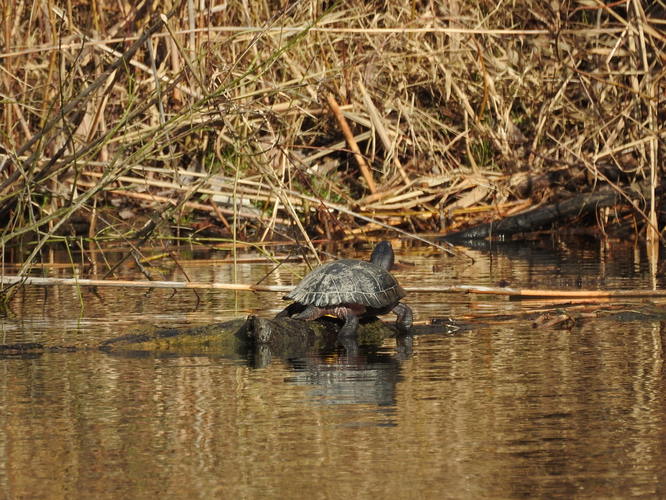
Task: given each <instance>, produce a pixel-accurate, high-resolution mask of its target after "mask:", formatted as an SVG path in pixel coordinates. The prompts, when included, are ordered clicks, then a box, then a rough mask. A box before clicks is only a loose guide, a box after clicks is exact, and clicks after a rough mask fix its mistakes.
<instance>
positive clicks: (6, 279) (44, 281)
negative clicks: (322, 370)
mask: <svg viewBox="0 0 666 500" xmlns="http://www.w3.org/2000/svg"><path fill="white" fill-rule="evenodd" d="M0 284H3V285H15V284H20V285H35V286H54V285H71V286H96V287H123V288H188V289H192V288H194V289H210V290H234V291H246V292H281V293H284V292H289V291H291V290H292V289H293V286H287V285H248V284H243V283H204V282H197V281H129V280H95V279H78V278H36V277H27V278H25V277H21V276H0ZM403 288H404V290H405V291H406V292H408V293H474V294H481V295H500V296H505V297H511V298H576V299H584V298H596V299H599V298H604V299H610V298H630V297H666V290H539V289H532V290H530V289H518V288H498V287H490V286H474V285H453V286H412V287H409V286H406V287H403Z"/></svg>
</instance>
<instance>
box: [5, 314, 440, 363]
mask: <svg viewBox="0 0 666 500" xmlns="http://www.w3.org/2000/svg"><path fill="white" fill-rule="evenodd" d="M341 324H342V323H341V322H339V321H337V320H335V319H332V318H326V317H324V318H320V319H318V320H316V321H302V320H297V319H293V318H276V319H265V318H259V317H257V316H250V317H248V318H246V319H243V318H239V319H234V320H231V321H226V322H223V323H214V324H211V325H205V326H197V327H183V328H159V327H146V328H144V329H141V330H140V331H135V332H133V333H129V334H126V335H122V336H119V337H114V338H111V339H108V340H105V341H103V342H101V343H100V344H99V345H98V346H92V347H88V346H64V345H55V346H53V345H46V344H42V343H36V342H26V343H15V344H0V357H27V356H31V355H40V354H42V353H45V352H72V351H102V352H105V353H108V354H114V355H126V356H156V355H159V356H175V355H178V356H182V355H217V356H223V357H231V358H239V359H240V358H244V357H247V356H248V355H252V354H253V353H260V355H261V356H262V357H264V358H265V357H266V356H267V352H268V351H270V353H269V354H268V355H269V356H279V357H288V356H299V355H303V354H305V353H307V352H313V351H326V350H330V349H335V348H337V347H338V346H340V345H342V346H343V347H345V348H347V349H350V350H354V349H356V348H358V346H379V345H381V343H382V342H383V340H384V339H386V338H389V337H399V336H404V335H405V334H406V333H407V334H408V335H423V334H429V333H450V331H451V328H450V326H447V325H432V326H427V325H418V326H414V327H413V328H412V329H411V330H410V331H409V332H403V331H401V330H400V329H398V328H397V327H396V326H395V325H393V324H392V323H385V322H383V321H381V320H379V319H376V318H375V319H369V320H366V321H361V324H360V325H359V328H358V331H357V336H356V337H354V338H352V339H340V338H339V337H338V331H339V329H340V327H341Z"/></svg>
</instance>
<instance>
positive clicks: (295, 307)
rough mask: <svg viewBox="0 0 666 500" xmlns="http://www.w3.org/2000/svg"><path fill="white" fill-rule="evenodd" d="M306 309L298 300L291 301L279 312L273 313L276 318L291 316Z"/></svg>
mask: <svg viewBox="0 0 666 500" xmlns="http://www.w3.org/2000/svg"><path fill="white" fill-rule="evenodd" d="M305 309H306V306H304V305H303V304H301V303H300V302H292V303H291V304H289V305H288V306H287V307H285V308H284V309H282V311H280V312H279V313H277V314H276V315H275V319H278V318H291V317H293V316H294V315H295V314H301V313H302V312H303V311H304V310H305Z"/></svg>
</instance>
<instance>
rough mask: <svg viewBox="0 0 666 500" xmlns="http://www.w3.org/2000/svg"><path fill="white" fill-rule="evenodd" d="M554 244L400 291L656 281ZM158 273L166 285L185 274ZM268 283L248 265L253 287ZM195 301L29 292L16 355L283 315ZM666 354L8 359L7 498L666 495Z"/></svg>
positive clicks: (424, 310)
mask: <svg viewBox="0 0 666 500" xmlns="http://www.w3.org/2000/svg"><path fill="white" fill-rule="evenodd" d="M542 246H545V247H546V249H543V248H537V246H536V245H534V244H523V245H520V246H518V247H514V248H504V249H499V250H498V249H493V250H492V251H488V250H475V251H468V252H469V253H470V254H472V255H474V257H475V259H476V262H475V263H474V264H472V265H470V264H469V262H467V261H464V260H461V259H457V258H451V257H446V256H443V255H441V254H440V253H438V252H435V251H432V250H425V249H423V248H411V249H410V248H402V249H398V252H399V254H400V256H399V260H400V261H401V262H402V263H403V264H404V265H403V266H402V267H400V268H399V269H398V270H397V271H395V274H396V275H397V276H398V277H399V280H400V281H401V283H402V284H403V285H406V286H411V285H435V284H476V285H496V284H497V283H498V282H500V281H501V280H505V281H508V282H509V283H510V284H511V285H512V286H517V287H530V288H537V287H538V288H543V287H550V288H555V287H559V288H576V287H582V288H586V289H587V288H610V289H616V288H630V287H642V288H649V287H651V286H652V283H651V280H650V279H649V276H648V274H647V272H646V270H645V265H644V264H643V263H642V262H641V260H640V259H641V256H640V252H636V251H634V250H633V249H631V248H625V247H616V249H615V251H614V252H609V251H607V250H604V247H603V246H601V244H598V243H596V244H595V243H587V244H583V243H582V242H576V244H575V245H573V246H572V245H569V246H563V245H561V244H560V245H559V246H558V249H557V251H551V250H548V249H547V247H548V246H549V245H548V244H545V245H542ZM344 253H345V255H353V254H352V253H350V252H344ZM366 254H367V253H366ZM363 255H365V254H363ZM187 257H188V255H187V254H186V253H184V254H182V255H181V258H182V259H183V267H184V269H185V270H186V272H187V273H188V275H189V277H190V279H192V280H196V281H213V280H215V281H222V282H228V281H230V280H231V279H232V278H231V276H232V274H231V273H232V271H231V266H230V265H229V264H227V263H214V262H213V263H211V262H202V261H196V260H192V261H188V260H186V259H187ZM218 257H219V255H218ZM164 265H165V267H164V269H163V271H164V273H165V275H164V276H156V278H158V279H182V275H181V274H180V272H179V271H177V270H175V269H171V268H170V267H169V266H168V265H167V264H164ZM271 267H272V266H268V265H263V264H251V265H250V264H244V265H241V266H240V267H239V268H238V280H239V281H241V282H253V281H257V280H259V279H261V277H262V276H263V275H264V274H265V273H266V272H267V271H268V270H269V269H270V268H271ZM302 269H303V267H302V265H301V264H289V265H285V266H284V267H283V268H282V269H280V271H279V273H278V274H274V275H272V276H271V278H269V282H272V283H278V284H291V283H292V282H293V281H294V279H295V278H294V277H293V275H292V271H293V272H301V271H302ZM67 274H68V271H65V270H63V271H59V272H56V273H52V275H67ZM125 274H126V275H127V276H131V271H130V270H127V271H125ZM133 277H134V278H135V279H142V278H141V277H140V276H139V275H138V274H134V275H133ZM657 285H659V286H660V287H663V283H657ZM199 295H200V297H199V298H197V297H196V296H195V295H194V294H193V293H192V292H191V291H179V292H177V293H172V292H171V291H164V290H162V291H159V290H156V291H150V292H146V291H141V290H122V289H111V288H105V289H99V290H97V292H96V293H93V292H92V291H91V290H81V293H80V294H79V292H78V291H77V290H75V289H73V288H71V287H59V288H48V289H46V288H26V289H25V290H24V291H23V292H21V293H20V294H18V295H17V296H16V298H15V299H14V300H13V302H12V304H11V310H12V314H10V315H9V317H6V318H0V338H1V342H2V343H9V342H28V341H30V342H32V341H38V342H46V343H49V344H51V345H69V344H78V345H80V344H82V343H88V344H90V345H94V344H95V343H96V342H97V341H99V340H103V339H105V338H109V337H112V336H115V335H121V334H123V333H128V332H130V331H132V328H134V327H137V326H140V325H142V324H145V323H150V324H159V325H164V326H179V325H184V324H206V323H211V322H214V321H220V320H223V319H227V318H230V317H234V316H239V315H243V314H247V312H250V311H262V314H263V315H265V316H270V315H271V314H274V313H275V312H276V311H277V310H278V309H279V308H280V307H281V306H282V304H281V301H280V300H279V296H277V294H276V295H272V294H261V295H252V294H232V293H229V292H223V291H217V292H199ZM406 302H408V303H409V304H410V305H411V306H412V307H413V309H414V311H415V314H416V317H417V319H420V320H424V319H428V318H430V317H432V316H440V317H454V318H460V317H463V316H470V315H473V316H482V315H487V314H500V313H505V314H517V313H519V312H523V311H526V310H529V309H533V308H538V307H543V306H544V304H543V303H535V302H514V301H508V300H506V299H504V298H495V297H488V296H472V295H454V294H448V295H433V294H412V295H410V296H408V298H407V299H406ZM645 305H646V303H645V302H643V303H639V302H636V303H633V304H630V306H631V307H636V308H637V307H643V306H645ZM647 305H650V306H652V307H657V308H658V307H660V304H654V303H651V304H647ZM630 306H627V307H628V308H629V307H630ZM664 307H666V306H664ZM663 341H664V329H663V324H662V323H661V322H659V321H637V320H636V321H618V320H610V319H604V320H601V319H595V320H588V321H584V322H582V323H579V324H577V325H576V326H574V327H573V328H572V329H571V330H558V329H547V328H539V329H535V328H533V327H532V325H531V322H530V321H528V320H525V319H520V318H517V319H515V320H513V321H507V320H506V318H505V319H504V320H502V321H499V320H496V319H486V320H483V321H480V320H477V321H474V322H472V323H471V324H470V328H469V329H467V330H463V331H461V332H459V333H456V334H438V335H425V336H420V337H418V336H417V337H415V338H414V339H413V345H412V346H411V353H410V352H409V350H408V351H407V353H406V352H405V350H404V348H400V349H398V348H397V347H396V343H395V341H394V340H388V341H386V342H385V344H384V345H382V346H380V347H379V348H378V349H374V350H372V352H367V351H361V353H360V354H359V356H358V357H355V358H350V357H348V356H345V355H344V352H329V353H326V354H323V355H320V354H318V353H312V354H311V355H310V356H308V357H305V358H302V357H301V358H295V359H273V361H272V362H271V363H270V364H269V365H268V366H267V367H265V368H261V369H253V368H251V367H249V366H248V363H247V362H246V360H244V359H242V358H240V359H226V358H219V357H217V358H216V357H209V356H180V355H178V354H177V353H176V354H174V355H173V356H147V357H134V358H131V357H122V356H111V355H107V354H104V353H101V352H96V351H89V352H74V353H47V354H42V355H36V356H34V357H18V358H6V359H0V385H1V390H0V498H7V499H16V498H114V499H115V498H156V497H158V496H159V497H160V498H308V499H309V498H313V499H320V498H321V499H328V498H335V499H338V498H372V499H377V498H455V499H466V498H470V499H480V498H502V499H505V498H506V499H512V498H631V497H639V498H665V497H666V384H665V374H664V368H663V350H662V345H663Z"/></svg>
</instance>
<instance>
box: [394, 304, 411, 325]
mask: <svg viewBox="0 0 666 500" xmlns="http://www.w3.org/2000/svg"><path fill="white" fill-rule="evenodd" d="M393 312H394V313H395V314H396V315H397V316H398V318H397V319H396V320H395V323H396V324H397V325H398V327H399V328H402V329H404V330H409V329H410V328H411V327H412V320H413V319H414V313H412V310H411V308H410V307H409V306H408V305H407V304H403V303H402V302H398V303H397V304H396V306H395V307H394V308H393Z"/></svg>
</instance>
